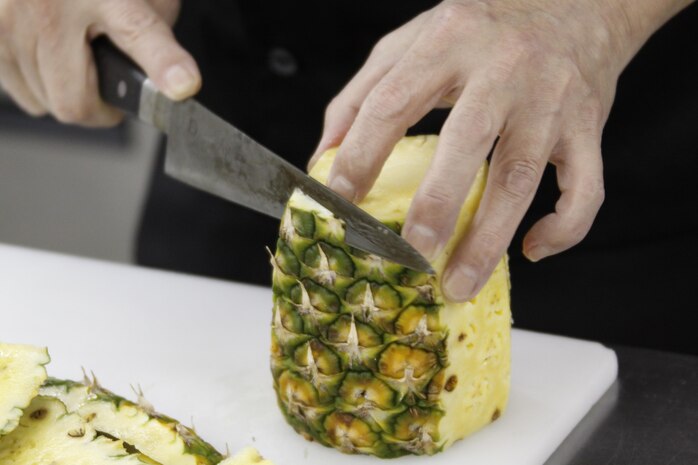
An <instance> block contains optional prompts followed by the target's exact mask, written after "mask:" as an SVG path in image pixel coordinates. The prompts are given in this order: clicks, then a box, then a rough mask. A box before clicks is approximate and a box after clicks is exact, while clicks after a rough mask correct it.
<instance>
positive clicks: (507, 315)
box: [271, 136, 511, 458]
mask: <svg viewBox="0 0 698 465" xmlns="http://www.w3.org/2000/svg"><path fill="white" fill-rule="evenodd" d="M437 141H438V138H437V137H436V136H419V137H408V138H403V139H402V140H401V141H400V142H399V143H398V144H397V145H396V147H395V149H394V151H393V153H392V155H391V156H390V157H389V158H388V161H387V162H386V165H385V167H384V169H383V171H382V172H381V175H380V177H379V178H378V180H377V182H376V184H375V185H374V187H373V189H372V190H371V192H370V193H369V194H368V196H367V197H366V198H365V199H364V200H363V201H362V202H361V203H360V204H359V206H360V207H361V208H363V209H364V210H366V211H368V212H369V213H371V214H372V215H373V216H375V217H376V218H378V219H379V220H381V221H383V222H384V223H385V224H386V225H388V226H389V227H391V228H393V229H394V230H395V231H396V232H400V228H401V225H402V223H403V222H404V218H405V216H406V214H407V211H408V208H409V205H410V202H411V200H412V197H413V196H414V193H415V192H416V190H417V187H418V185H419V183H420V181H421V178H422V177H423V175H424V173H425V172H426V169H427V168H428V166H429V162H430V161H431V157H432V155H433V152H434V150H435V148H436V144H437ZM335 153H336V150H330V151H328V152H327V153H325V154H324V155H323V157H322V158H321V159H320V160H319V161H318V162H317V164H316V165H315V167H314V168H313V170H312V171H311V175H312V176H314V177H315V178H316V179H318V180H319V181H321V182H326V180H327V176H328V174H329V170H330V167H331V164H332V161H333V159H334V156H335ZM486 174H487V168H486V166H483V168H482V169H481V170H480V172H479V173H478V175H477V177H476V179H475V181H474V183H473V187H472V188H471V191H470V194H469V196H468V199H467V200H466V202H465V204H464V206H463V209H462V210H461V214H460V217H459V220H458V223H457V225H456V230H455V233H454V235H453V237H452V239H451V241H450V242H449V243H448V244H447V245H446V248H445V249H444V252H443V253H442V254H441V255H440V257H438V258H437V259H436V260H435V261H434V263H433V264H432V265H433V266H434V269H435V270H436V272H437V273H436V275H435V276H429V275H427V274H424V273H418V272H414V271H412V270H409V269H406V268H404V267H402V266H400V265H397V264H394V263H389V262H387V261H385V260H382V259H380V258H379V257H376V256H372V255H368V254H365V253H363V252H361V251H358V250H355V249H352V248H351V247H349V246H347V245H346V243H345V242H344V234H345V230H344V225H343V223H342V222H341V221H339V220H338V219H337V218H335V217H334V216H333V215H332V214H331V213H330V212H329V211H327V210H326V209H325V208H324V207H322V206H321V205H319V204H317V203H316V202H314V201H313V200H312V199H310V198H309V197H307V196H305V195H303V194H302V193H301V192H298V191H297V192H296V193H294V195H293V196H292V197H291V199H290V200H289V203H288V205H287V209H286V212H285V214H284V217H283V219H282V222H281V228H280V234H279V236H280V237H279V241H278V242H277V249H276V254H275V255H274V256H273V257H272V260H271V263H272V266H273V294H274V297H273V299H274V305H273V318H272V347H271V352H272V355H271V369H272V374H273V378H274V388H275V391H276V393H277V399H278V403H279V406H280V408H281V411H282V412H283V414H284V416H285V418H286V420H287V421H288V423H290V424H291V425H292V426H293V427H294V429H295V430H296V431H297V432H299V433H300V434H302V435H303V436H304V437H306V438H307V439H309V440H315V441H318V442H320V443H321V444H323V445H326V446H329V447H334V448H337V449H339V450H340V451H342V452H345V453H359V454H370V455H375V456H378V457H382V458H392V457H399V456H402V455H407V454H416V455H423V454H428V455H432V454H435V453H437V452H439V451H442V450H444V449H445V448H447V447H448V446H450V445H451V444H453V443H454V442H455V441H457V440H459V439H462V438H463V437H465V436H467V435H469V434H471V433H473V432H475V431H477V430H478V429H480V428H482V427H483V426H485V425H487V424H489V423H491V422H492V421H494V420H496V419H497V418H498V417H499V416H500V415H501V414H502V413H503V412H504V410H505V408H506V404H507V398H508V392H509V377H510V355H509V352H510V327H511V312H510V301H509V288H510V285H509V275H508V268H507V261H506V257H504V258H502V261H501V262H500V264H499V265H498V266H497V268H496V270H495V272H494V273H493V275H492V277H491V278H490V279H489V281H488V282H487V284H486V285H485V286H484V288H483V289H482V291H481V292H480V293H479V294H478V296H476V297H475V298H474V299H472V300H471V301H470V302H466V303H464V304H457V303H452V302H448V301H445V299H444V298H443V297H442V293H441V289H440V286H439V283H440V277H441V274H442V272H443V269H444V267H445V264H446V262H447V260H448V257H449V256H450V254H451V252H452V250H453V249H454V247H455V245H456V244H457V242H458V239H460V237H462V235H463V234H464V232H465V230H466V228H467V226H468V224H469V223H470V221H471V219H472V217H473V216H474V214H475V211H476V209H477V205H478V204H479V201H480V198H481V196H482V192H483V191H484V186H485V179H486Z"/></svg>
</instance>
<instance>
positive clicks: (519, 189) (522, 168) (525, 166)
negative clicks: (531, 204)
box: [495, 157, 541, 203]
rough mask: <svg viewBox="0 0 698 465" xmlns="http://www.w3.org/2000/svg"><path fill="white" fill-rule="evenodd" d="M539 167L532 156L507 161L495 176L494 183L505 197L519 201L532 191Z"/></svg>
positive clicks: (538, 173) (536, 183)
mask: <svg viewBox="0 0 698 465" xmlns="http://www.w3.org/2000/svg"><path fill="white" fill-rule="evenodd" d="M540 171H541V169H540V167H539V166H538V163H536V162H535V160H534V159H533V158H532V157H525V158H518V159H513V160H510V161H507V162H505V163H504V164H503V166H502V168H501V170H499V173H498V174H497V176H496V177H495V185H496V187H497V188H498V190H499V191H500V192H502V193H503V194H504V196H505V197H506V198H508V199H509V200H511V201H512V202H514V203H519V202H522V201H524V200H525V199H526V198H528V196H529V195H531V194H532V193H533V191H534V190H535V188H536V186H537V185H538V179H540V175H541V173H540Z"/></svg>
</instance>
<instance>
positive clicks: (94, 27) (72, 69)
mask: <svg viewBox="0 0 698 465" xmlns="http://www.w3.org/2000/svg"><path fill="white" fill-rule="evenodd" d="M178 13H179V0H100V1H95V0H0V87H2V88H3V89H4V90H5V91H6V92H7V93H9V95H10V96H11V97H12V98H13V100H14V101H15V102H16V103H17V105H19V106H20V107H21V108H22V109H23V110H25V111H26V112H27V113H29V114H31V115H34V116H42V115H45V114H47V113H51V114H53V116H54V117H55V118H56V119H57V120H59V121H61V122H64V123H71V124H79V125H83V126H97V127H104V126H113V125H115V124H117V123H118V122H119V121H120V120H121V118H122V114H121V112H119V111H118V110H116V109H114V108H112V107H110V106H108V105H107V104H106V103H104V102H103V101H102V100H101V98H100V96H99V91H98V86H97V72H96V69H95V64H94V60H93V56H92V49H91V47H90V42H91V41H92V40H93V39H94V38H95V37H97V36H99V35H102V34H104V35H107V36H109V38H110V39H111V40H112V42H114V44H115V45H116V46H117V47H119V48H120V49H121V50H122V51H124V52H125V53H126V54H127V55H128V56H130V57H131V58H132V59H133V60H134V61H135V62H136V63H137V64H138V65H139V66H140V67H141V68H143V70H144V71H145V73H146V74H147V75H148V77H149V78H150V79H152V81H153V82H154V83H155V85H156V86H157V87H158V89H160V90H161V91H162V92H163V93H164V94H165V95H167V96H168V97H169V98H171V99H174V100H181V99H184V98H187V97H190V96H192V95H194V94H195V93H196V92H197V91H198V90H199V88H200V86H201V76H200V74H199V69H198V67H197V65H196V62H195V61H194V59H193V58H192V57H191V55H189V54H188V53H187V52H186V51H185V50H184V49H183V48H182V47H181V46H180V45H179V44H178V43H177V41H176V39H175V38H174V35H173V33H172V29H171V26H172V24H173V23H174V21H175V19H176V18H177V14H178Z"/></svg>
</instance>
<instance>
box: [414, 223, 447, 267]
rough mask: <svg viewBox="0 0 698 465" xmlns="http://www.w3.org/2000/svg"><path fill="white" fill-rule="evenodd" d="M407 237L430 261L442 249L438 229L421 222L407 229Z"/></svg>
mask: <svg viewBox="0 0 698 465" xmlns="http://www.w3.org/2000/svg"><path fill="white" fill-rule="evenodd" d="M405 239H406V240H407V242H409V243H410V244H412V246H413V247H414V248H415V249H417V251H418V252H419V253H421V254H422V255H424V258H426V259H427V260H429V261H432V260H434V259H435V258H436V255H437V254H438V253H439V251H440V249H441V247H440V244H439V237H438V235H437V234H436V231H434V230H433V229H431V228H430V227H428V226H424V225H421V224H415V225H413V226H412V227H410V228H409V229H408V230H407V231H405Z"/></svg>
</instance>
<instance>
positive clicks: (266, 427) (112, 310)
mask: <svg viewBox="0 0 698 465" xmlns="http://www.w3.org/2000/svg"><path fill="white" fill-rule="evenodd" d="M513 281H514V286H516V276H514V277H513ZM270 307H271V291H270V290H269V289H266V288H262V287H254V286H247V285H241V284H232V283H227V282H223V281H217V280H211V279H204V278H197V277H192V276H187V275H180V274H176V273H167V272H160V271H152V270H146V269H141V268H136V267H131V266H124V265H116V264H111V263H106V262H100V261H94V260H87V259H81V258H75V257H69V256H64V255H58V254H53V253H47V252H39V251H33V250H28V249H22V248H17V247H9V246H3V245H0V340H4V341H7V342H23V343H32V344H37V345H46V346H48V347H49V349H50V353H51V356H52V359H53V361H52V362H51V364H50V365H49V373H50V374H51V375H53V376H56V377H69V378H73V379H75V378H80V377H81V371H80V367H81V366H84V367H86V368H87V369H88V370H94V371H95V372H96V373H97V376H98V378H99V380H100V382H101V383H102V384H103V385H104V386H106V387H108V388H110V389H112V390H114V391H116V392H118V393H121V394H125V395H130V396H131V397H133V396H132V394H131V390H130V385H131V384H134V385H135V384H140V385H141V386H142V388H143V391H144V392H145V393H146V397H147V398H148V400H150V401H151V402H152V403H153V404H154V405H155V407H156V409H158V410H160V411H162V412H165V413H167V414H168V415H171V416H174V417H175V418H179V419H180V420H182V421H183V422H184V423H191V419H193V422H194V424H195V426H196V429H197V431H198V432H199V434H200V435H201V436H203V437H204V438H206V439H207V440H209V441H210V442H211V443H213V445H215V446H217V447H218V448H219V449H221V450H225V446H226V443H227V444H228V445H229V446H230V449H231V450H233V451H234V450H238V449H240V448H241V447H243V446H245V445H253V446H255V447H257V448H258V449H259V450H261V452H262V453H263V454H264V455H265V456H267V457H268V458H270V459H271V460H273V461H274V462H275V463H276V464H277V465H297V464H307V465H327V464H329V463H332V465H345V464H350V463H352V464H355V463H378V462H379V461H380V460H379V459H375V458H372V457H358V456H348V455H343V454H340V453H339V452H336V451H334V450H331V449H327V448H324V447H322V446H320V445H318V444H316V443H309V442H306V441H305V440H304V439H302V438H301V437H300V436H298V435H296V434H295V433H294V432H293V430H292V429H291V428H290V427H289V426H287V425H286V423H285V422H284V420H283V419H282V417H281V414H280V413H279V411H278V409H277V407H276V401H275V398H274V394H273V391H272V388H271V375H270V373H269V369H268V365H269V363H268V345H269V327H268V326H269V323H270V315H271V313H270V312H271V309H270ZM560 311H564V308H561V309H560ZM515 312H516V309H514V313H515ZM616 372H617V362H616V357H615V353H614V352H613V351H611V350H609V349H607V348H604V347H603V346H602V345H600V344H598V343H594V342H587V341H580V340H575V339H568V338H563V337H558V336H551V335H546V334H538V333H533V332H528V331H521V330H514V334H513V360H512V383H511V385H512V391H511V399H510V403H509V407H508V410H507V411H506V412H505V414H504V415H503V416H502V417H501V418H500V419H499V420H498V421H496V422H495V423H493V424H492V425H490V426H488V427H487V428H485V429H483V430H482V431H480V432H479V433H476V434H475V435H473V436H471V437H470V438H468V439H466V440H464V441H461V442H460V443H457V444H456V445H454V446H453V447H452V448H451V449H449V450H447V451H446V452H444V453H442V454H439V455H436V456H433V457H430V458H425V457H407V458H401V459H398V460H397V462H396V463H401V464H405V465H407V464H416V463H421V464H424V463H429V464H431V465H445V464H449V465H453V464H456V463H468V464H473V465H475V464H487V465H505V464H506V465H510V464H516V465H542V464H543V463H544V462H545V460H546V459H547V458H548V457H549V456H550V454H551V453H552V452H553V451H554V450H555V449H556V448H557V446H558V445H559V444H560V442H561V441H562V440H563V439H564V438H565V436H567V434H568V433H569V432H570V431H571V430H572V428H573V427H574V426H575V425H576V424H577V423H578V422H579V420H581V419H582V417H583V416H584V415H585V414H586V412H587V411H588V410H589V409H590V408H591V406H592V405H593V404H594V403H595V402H596V401H597V400H598V398H599V397H600V396H601V395H602V394H603V393H604V392H605V391H606V389H607V388H608V387H609V386H610V385H611V384H612V382H613V380H614V379H615V378H616Z"/></svg>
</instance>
